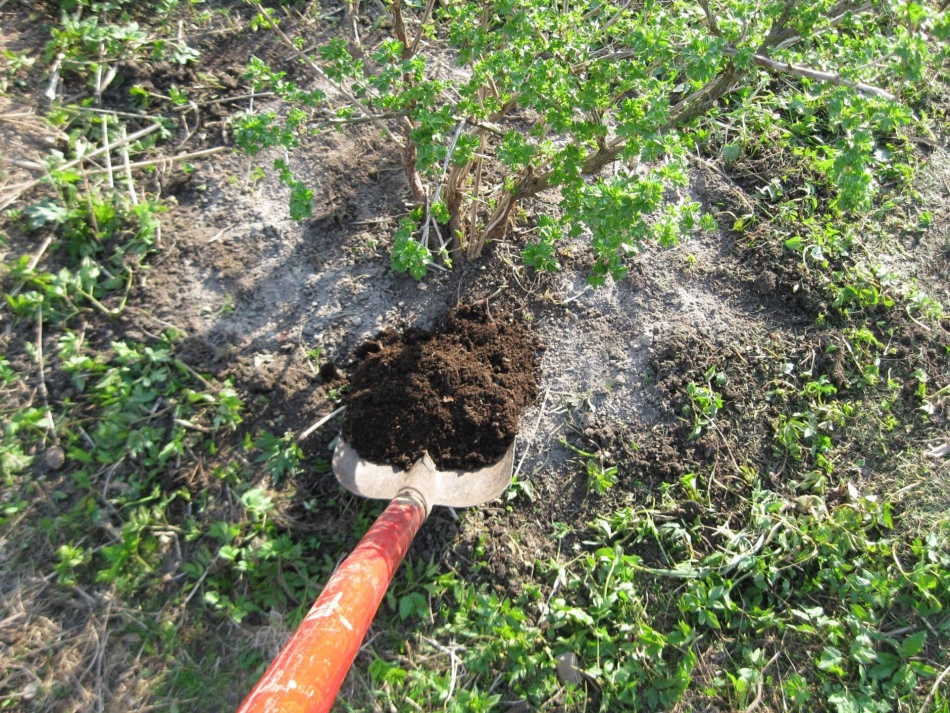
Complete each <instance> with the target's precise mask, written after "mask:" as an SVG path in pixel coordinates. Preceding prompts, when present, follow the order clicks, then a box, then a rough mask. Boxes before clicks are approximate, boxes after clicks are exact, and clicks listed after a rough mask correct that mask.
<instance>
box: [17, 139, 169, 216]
mask: <svg viewBox="0 0 950 713" xmlns="http://www.w3.org/2000/svg"><path fill="white" fill-rule="evenodd" d="M160 128H162V125H161V124H152V125H151V126H147V127H145V128H144V129H141V130H139V131H136V132H135V133H133V134H129V135H128V136H127V137H126V139H125V142H126V144H130V143H132V142H133V141H138V140H139V139H141V138H143V137H145V136H148V135H149V134H151V133H154V132H156V131H158V130H159V129H160ZM122 145H123V144H121V143H117V144H112V146H111V148H112V149H116V148H119V147H120V146H122ZM106 150H107V147H105V146H102V147H99V148H97V149H96V150H95V151H90V152H89V153H87V154H84V155H83V156H80V157H79V158H75V159H73V160H72V161H67V162H66V163H64V164H63V165H62V166H57V167H56V170H57V171H65V170H67V169H70V168H74V167H75V166H78V165H79V164H81V163H82V162H83V161H88V160H89V159H91V158H95V157H96V156H100V155H101V154H103V153H105V152H106ZM100 172H102V171H100ZM45 180H47V176H43V177H42V178H37V179H34V180H32V181H28V182H26V183H21V184H17V185H15V186H8V187H7V190H9V191H12V193H11V194H10V195H8V196H7V197H6V198H5V199H3V200H2V201H0V210H3V209H4V208H6V207H7V206H9V205H10V204H11V203H13V202H14V201H15V200H16V199H17V198H19V197H20V196H21V195H23V193H25V192H26V191H28V190H30V189H31V188H35V187H36V186H38V185H40V184H41V183H43V181H45Z"/></svg>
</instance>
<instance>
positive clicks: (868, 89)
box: [723, 47, 897, 102]
mask: <svg viewBox="0 0 950 713" xmlns="http://www.w3.org/2000/svg"><path fill="white" fill-rule="evenodd" d="M723 53H724V54H726V55H728V56H730V57H734V56H736V55H737V54H739V50H737V49H736V48H735V47H727V48H726V49H725V50H723ZM752 61H753V62H755V63H756V64H757V65H759V66H760V67H764V68H765V69H768V70H771V71H774V72H788V73H789V74H795V75H798V76H799V77H805V78H806V79H814V80H815V81H816V82H831V83H832V84H840V85H841V86H844V87H850V88H851V89H854V90H855V91H856V92H860V93H861V94H865V95H869V96H873V97H877V98H878V99H884V100H885V101H890V102H893V101H897V97H896V96H894V95H893V94H891V93H890V92H889V91H886V90H884V89H881V88H880V87H875V86H872V85H870V84H865V83H864V82H852V81H851V80H850V79H845V78H844V77H842V76H841V75H840V74H832V73H831V72H822V71H821V70H818V69H812V68H811V67H805V66H803V65H800V64H792V63H791V62H779V61H778V60H775V59H772V58H771V57H766V56H765V55H761V54H754V55H752Z"/></svg>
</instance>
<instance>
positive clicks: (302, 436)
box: [297, 406, 346, 443]
mask: <svg viewBox="0 0 950 713" xmlns="http://www.w3.org/2000/svg"><path fill="white" fill-rule="evenodd" d="M344 411H346V406H340V408H338V409H337V410H336V411H331V412H330V413H328V414H327V415H326V416H324V417H323V418H321V419H320V420H319V421H317V422H316V423H315V424H313V425H312V426H310V427H309V428H307V429H306V430H305V431H303V432H302V433H301V434H300V435H299V436H297V442H298V443H299V442H301V441H303V440H305V439H306V438H307V437H308V436H310V434H312V433H313V432H314V431H316V430H317V429H318V428H320V427H321V426H323V425H324V424H326V423H329V422H330V421H331V420H332V419H333V418H334V417H335V416H339V415H340V414H341V413H343V412H344Z"/></svg>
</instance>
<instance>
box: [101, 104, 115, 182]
mask: <svg viewBox="0 0 950 713" xmlns="http://www.w3.org/2000/svg"><path fill="white" fill-rule="evenodd" d="M102 148H103V153H104V154H105V157H106V176H108V180H109V188H115V177H114V176H113V174H112V150H111V149H110V148H109V117H107V116H103V117H102Z"/></svg>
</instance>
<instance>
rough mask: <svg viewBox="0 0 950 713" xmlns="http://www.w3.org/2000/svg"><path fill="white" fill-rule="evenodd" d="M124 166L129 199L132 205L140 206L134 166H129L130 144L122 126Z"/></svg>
mask: <svg viewBox="0 0 950 713" xmlns="http://www.w3.org/2000/svg"><path fill="white" fill-rule="evenodd" d="M121 136H122V164H123V165H124V166H125V180H126V181H128V182H129V198H130V199H131V200H132V205H138V204H139V197H138V196H137V195H136V193H135V182H134V181H133V180H132V166H131V165H130V164H129V143H128V138H129V137H128V136H127V135H126V132H125V125H124V124H123V126H122V133H121Z"/></svg>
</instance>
